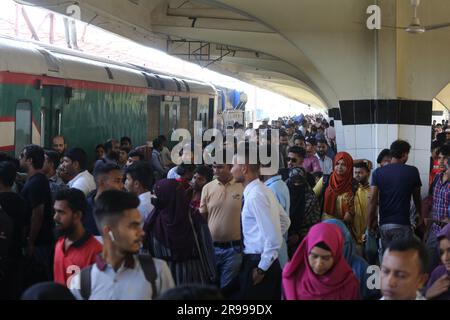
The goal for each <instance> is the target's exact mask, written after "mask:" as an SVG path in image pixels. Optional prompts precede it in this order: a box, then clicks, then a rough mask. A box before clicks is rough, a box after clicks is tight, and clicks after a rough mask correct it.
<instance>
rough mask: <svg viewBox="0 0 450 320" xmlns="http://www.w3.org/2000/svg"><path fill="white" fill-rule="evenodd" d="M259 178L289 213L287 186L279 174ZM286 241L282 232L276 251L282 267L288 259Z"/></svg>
mask: <svg viewBox="0 0 450 320" xmlns="http://www.w3.org/2000/svg"><path fill="white" fill-rule="evenodd" d="M261 167H270V164H268V165H261ZM261 180H263V181H264V184H265V185H266V187H268V188H269V189H270V191H272V193H273V194H274V195H275V197H276V198H277V200H278V202H279V203H280V205H281V207H282V208H283V210H284V211H285V212H286V213H287V214H289V210H290V207H291V196H290V194H289V188H288V186H287V184H286V182H284V181H283V179H282V177H281V175H278V174H274V175H267V176H261ZM286 241H287V234H283V242H282V243H281V248H280V250H279V251H278V254H279V257H278V260H279V261H280V265H281V268H282V269H283V267H284V266H285V264H286V263H287V262H288V261H289V258H288V251H287V242H286Z"/></svg>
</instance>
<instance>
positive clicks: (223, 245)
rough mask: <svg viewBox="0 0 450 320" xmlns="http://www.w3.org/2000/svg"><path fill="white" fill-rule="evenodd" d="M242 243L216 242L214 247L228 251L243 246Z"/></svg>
mask: <svg viewBox="0 0 450 320" xmlns="http://www.w3.org/2000/svg"><path fill="white" fill-rule="evenodd" d="M241 245H242V241H241V240H235V241H229V242H214V247H218V248H222V249H228V248H233V247H237V246H241Z"/></svg>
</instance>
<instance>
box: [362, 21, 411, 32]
mask: <svg viewBox="0 0 450 320" xmlns="http://www.w3.org/2000/svg"><path fill="white" fill-rule="evenodd" d="M353 23H356V24H360V25H366V22H361V21H353ZM381 28H382V29H394V30H395V29H400V30H406V29H407V28H408V27H394V26H384V25H381Z"/></svg>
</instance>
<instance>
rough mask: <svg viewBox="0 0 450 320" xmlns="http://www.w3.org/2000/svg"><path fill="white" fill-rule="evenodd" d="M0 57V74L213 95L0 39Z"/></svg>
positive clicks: (206, 87) (192, 85)
mask: <svg viewBox="0 0 450 320" xmlns="http://www.w3.org/2000/svg"><path fill="white" fill-rule="evenodd" d="M0 56H1V59H0V71H8V72H16V73H25V74H34V75H46V76H49V77H55V78H64V79H71V80H84V81H93V82H100V83H108V84H116V85H127V86H133V87H141V88H152V89H154V90H165V91H172V92H187V91H189V92H192V93H198V94H209V95H214V94H215V88H214V86H212V85H210V84H207V83H202V82H200V81H193V80H182V79H177V78H174V77H170V76H168V75H160V74H156V73H152V72H151V70H149V69H145V72H143V70H144V69H143V68H140V67H138V66H132V65H128V64H124V63H116V62H113V61H109V60H106V59H103V58H98V57H94V56H91V55H87V54H84V53H80V52H76V51H73V50H67V49H59V48H55V47H51V46H49V45H45V44H42V45H41V44H38V43H35V42H28V41H20V40H15V39H11V38H8V37H0ZM186 83H187V84H188V86H186ZM188 88H189V90H188Z"/></svg>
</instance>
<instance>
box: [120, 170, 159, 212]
mask: <svg viewBox="0 0 450 320" xmlns="http://www.w3.org/2000/svg"><path fill="white" fill-rule="evenodd" d="M125 175H126V180H125V189H127V191H128V192H130V193H132V194H134V195H135V196H138V197H139V201H140V203H139V207H138V210H139V212H140V213H141V216H142V219H143V220H144V221H146V220H147V219H148V217H149V216H150V214H151V213H152V212H153V209H154V208H155V207H154V206H153V204H152V198H153V195H152V193H151V190H152V189H153V181H154V178H153V170H152V166H151V165H150V164H149V163H147V162H137V163H134V164H132V165H131V166H129V167H128V168H127V169H126V170H125Z"/></svg>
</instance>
